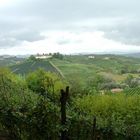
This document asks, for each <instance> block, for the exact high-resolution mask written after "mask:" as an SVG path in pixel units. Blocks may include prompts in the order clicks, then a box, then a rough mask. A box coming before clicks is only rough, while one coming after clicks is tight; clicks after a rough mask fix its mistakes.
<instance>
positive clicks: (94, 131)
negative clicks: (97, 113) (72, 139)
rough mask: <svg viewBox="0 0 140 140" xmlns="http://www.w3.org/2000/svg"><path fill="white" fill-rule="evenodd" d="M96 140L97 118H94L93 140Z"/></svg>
mask: <svg viewBox="0 0 140 140" xmlns="http://www.w3.org/2000/svg"><path fill="white" fill-rule="evenodd" d="M91 140H96V117H94V118H93V127H92V139H91Z"/></svg>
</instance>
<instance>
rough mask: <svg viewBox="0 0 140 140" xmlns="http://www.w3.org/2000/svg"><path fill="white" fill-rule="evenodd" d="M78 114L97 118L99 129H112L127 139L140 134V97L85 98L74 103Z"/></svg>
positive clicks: (107, 96) (103, 96)
mask: <svg viewBox="0 0 140 140" xmlns="http://www.w3.org/2000/svg"><path fill="white" fill-rule="evenodd" d="M74 105H75V108H76V110H77V112H79V113H82V114H83V115H85V117H87V118H91V119H92V117H93V116H96V118H97V126H98V129H100V130H101V129H111V130H112V131H113V133H114V134H115V135H119V134H121V135H124V136H125V137H127V136H130V137H133V136H134V135H137V136H138V135H139V134H140V121H139V120H140V109H139V106H140V96H137V95H135V96H125V95H114V96H113V95H112V96H111V95H102V96H97V95H96V96H91V95H90V96H84V97H83V98H78V99H76V100H75V102H74Z"/></svg>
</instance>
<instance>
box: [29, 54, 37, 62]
mask: <svg viewBox="0 0 140 140" xmlns="http://www.w3.org/2000/svg"><path fill="white" fill-rule="evenodd" d="M36 60H37V59H36V58H35V56H34V55H31V56H30V57H29V61H36Z"/></svg>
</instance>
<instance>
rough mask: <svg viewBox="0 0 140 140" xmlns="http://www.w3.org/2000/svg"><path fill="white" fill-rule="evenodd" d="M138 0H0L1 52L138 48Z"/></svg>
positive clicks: (81, 51)
mask: <svg viewBox="0 0 140 140" xmlns="http://www.w3.org/2000/svg"><path fill="white" fill-rule="evenodd" d="M139 7H140V0H0V54H35V53H49V52H61V53H67V54H69V53H83V52H86V53H97V52H106V53H108V52H138V51H139V52H140V8H139Z"/></svg>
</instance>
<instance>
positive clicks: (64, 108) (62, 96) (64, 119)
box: [60, 87, 69, 140]
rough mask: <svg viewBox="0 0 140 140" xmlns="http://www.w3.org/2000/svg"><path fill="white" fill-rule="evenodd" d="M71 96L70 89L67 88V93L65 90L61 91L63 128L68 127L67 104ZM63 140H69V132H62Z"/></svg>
mask: <svg viewBox="0 0 140 140" xmlns="http://www.w3.org/2000/svg"><path fill="white" fill-rule="evenodd" d="M68 95H69V87H66V91H64V90H63V89H62V90H61V97H60V102H61V125H62V127H65V126H66V121H67V120H66V103H67V99H68ZM61 140H67V132H66V130H63V129H62V131H61Z"/></svg>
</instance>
